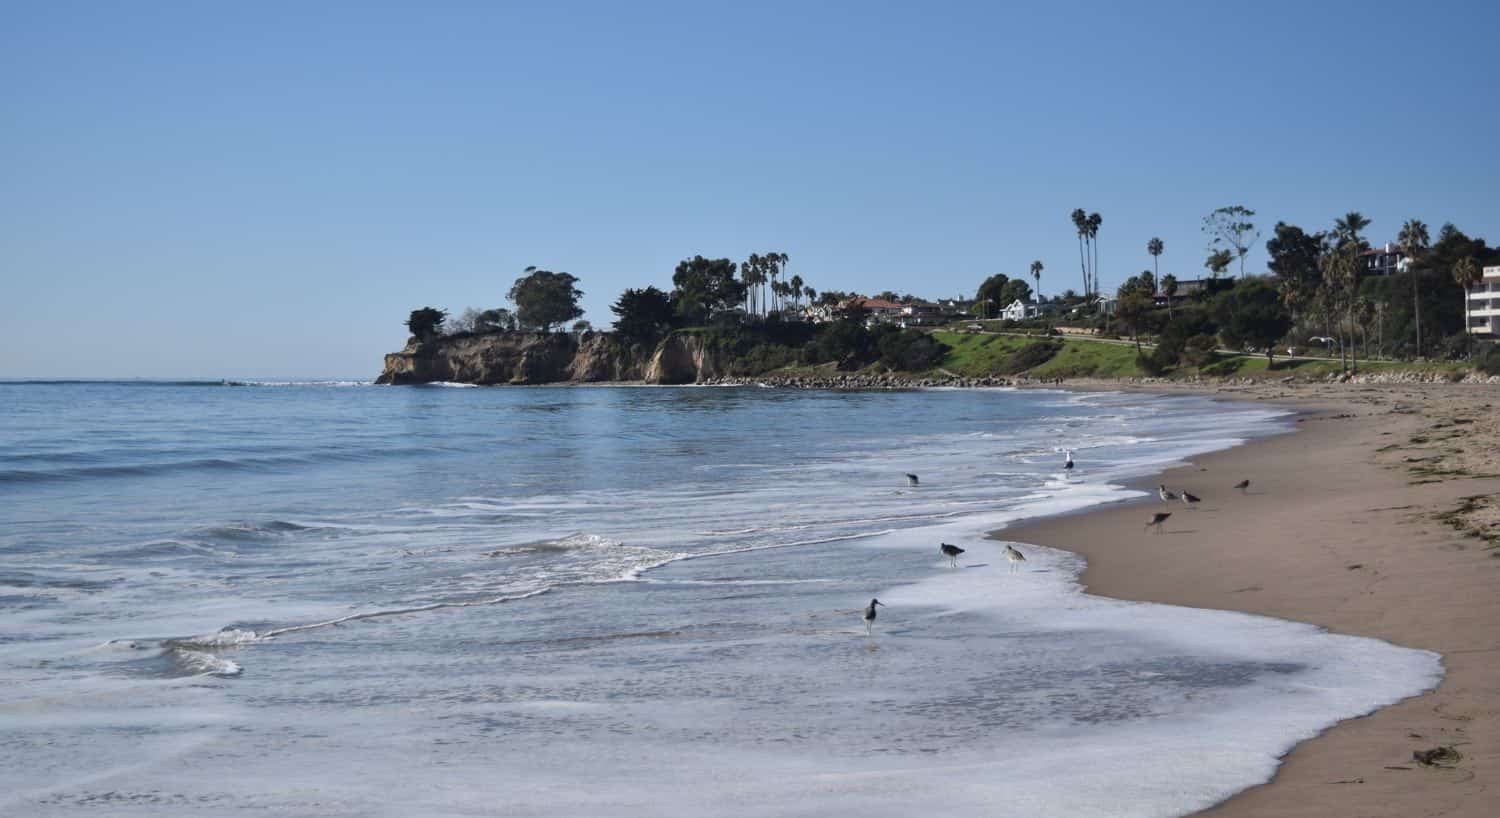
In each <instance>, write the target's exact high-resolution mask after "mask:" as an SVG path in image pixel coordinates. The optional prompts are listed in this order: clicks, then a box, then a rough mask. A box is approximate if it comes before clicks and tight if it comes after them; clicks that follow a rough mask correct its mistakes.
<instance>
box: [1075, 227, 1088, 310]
mask: <svg viewBox="0 0 1500 818" xmlns="http://www.w3.org/2000/svg"><path fill="white" fill-rule="evenodd" d="M1073 229H1074V230H1077V231H1078V266H1079V267H1080V268H1082V269H1083V297H1084V299H1085V300H1087V299H1088V295H1089V263H1088V255H1087V254H1086V253H1085V252H1084V249H1083V240H1084V238H1086V237H1087V236H1088V234H1089V217H1088V214H1086V213H1084V212H1083V208H1081V207H1080V208H1075V209H1074V210H1073Z"/></svg>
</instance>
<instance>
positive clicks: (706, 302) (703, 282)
mask: <svg viewBox="0 0 1500 818" xmlns="http://www.w3.org/2000/svg"><path fill="white" fill-rule="evenodd" d="M734 271H735V264H734V262H732V261H730V260H729V259H727V258H716V259H706V258H704V257H703V256H693V257H692V258H690V259H683V260H682V262H680V263H679V264H678V265H677V270H676V271H675V272H673V273H672V286H673V289H672V302H673V303H674V304H675V305H676V307H677V313H678V314H679V315H681V316H682V317H683V318H684V319H686V320H688V321H689V322H691V323H695V324H698V325H703V324H707V323H708V322H709V319H711V318H713V317H714V315H715V314H717V313H721V312H725V311H727V310H730V309H733V308H734V305H736V304H738V303H740V302H741V301H743V300H744V297H745V287H746V285H745V283H744V282H742V281H736V280H735V278H734Z"/></svg>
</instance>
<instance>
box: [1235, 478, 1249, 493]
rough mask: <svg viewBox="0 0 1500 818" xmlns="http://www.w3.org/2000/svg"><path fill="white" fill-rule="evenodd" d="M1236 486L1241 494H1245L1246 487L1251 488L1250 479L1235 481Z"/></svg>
mask: <svg viewBox="0 0 1500 818" xmlns="http://www.w3.org/2000/svg"><path fill="white" fill-rule="evenodd" d="M1234 487H1235V488H1237V489H1239V490H1240V494H1244V493H1245V489H1248V488H1250V481H1249V480H1241V481H1240V482H1238V483H1235V484H1234Z"/></svg>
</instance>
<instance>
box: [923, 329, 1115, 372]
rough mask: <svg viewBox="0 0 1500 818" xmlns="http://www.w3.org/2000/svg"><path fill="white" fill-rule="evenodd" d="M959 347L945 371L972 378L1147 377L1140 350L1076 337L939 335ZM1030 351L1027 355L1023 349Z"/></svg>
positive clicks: (936, 334) (949, 354) (947, 362)
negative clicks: (1137, 359) (1138, 361)
mask: <svg viewBox="0 0 1500 818" xmlns="http://www.w3.org/2000/svg"><path fill="white" fill-rule="evenodd" d="M933 335H934V336H935V337H937V338H938V340H940V341H942V342H943V343H945V344H947V345H948V346H950V347H952V348H953V351H952V352H949V353H948V356H947V357H946V358H944V359H943V368H944V369H946V370H948V371H950V372H955V373H957V374H959V375H964V376H967V377H984V376H986V375H1019V374H1022V373H1025V374H1027V375H1031V376H1033V377H1037V378H1077V377H1089V376H1096V377H1106V378H1113V377H1128V376H1131V375H1139V374H1141V372H1140V370H1139V369H1138V368H1137V367H1136V365H1135V347H1133V346H1130V345H1127V344H1109V343H1101V342H1099V341H1085V340H1080V339H1075V338H1023V337H1019V336H1013V335H970V334H965V333H956V332H936V333H933ZM1023 349H1026V350H1029V351H1028V352H1026V353H1023V352H1022V350H1023Z"/></svg>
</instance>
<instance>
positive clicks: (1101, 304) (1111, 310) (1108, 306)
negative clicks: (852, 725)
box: [1094, 295, 1120, 315]
mask: <svg viewBox="0 0 1500 818" xmlns="http://www.w3.org/2000/svg"><path fill="white" fill-rule="evenodd" d="M1094 306H1095V307H1096V308H1097V309H1098V311H1099V312H1102V313H1104V314H1105V315H1114V314H1115V310H1117V309H1119V308H1120V299H1118V298H1115V297H1114V296H1112V295H1101V296H1099V297H1098V298H1096V299H1094Z"/></svg>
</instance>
